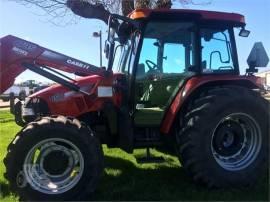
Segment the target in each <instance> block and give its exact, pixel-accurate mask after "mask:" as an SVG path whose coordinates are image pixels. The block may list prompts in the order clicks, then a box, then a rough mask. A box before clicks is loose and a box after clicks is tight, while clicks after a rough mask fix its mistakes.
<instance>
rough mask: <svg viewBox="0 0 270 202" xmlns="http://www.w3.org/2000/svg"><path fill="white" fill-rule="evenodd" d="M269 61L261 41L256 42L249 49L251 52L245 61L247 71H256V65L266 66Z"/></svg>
mask: <svg viewBox="0 0 270 202" xmlns="http://www.w3.org/2000/svg"><path fill="white" fill-rule="evenodd" d="M268 62H269V57H268V55H267V53H266V51H265V49H264V47H263V43H262V42H256V43H255V44H254V46H253V48H252V49H251V52H250V54H249V56H248V59H247V63H248V66H249V69H247V73H254V72H258V69H256V67H266V66H267V64H268Z"/></svg>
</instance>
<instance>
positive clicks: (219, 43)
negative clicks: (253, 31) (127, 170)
mask: <svg viewBox="0 0 270 202" xmlns="http://www.w3.org/2000/svg"><path fill="white" fill-rule="evenodd" d="M108 26H109V27H108V38H107V40H106V43H105V50H104V51H105V54H106V57H107V58H108V66H107V68H98V67H95V66H93V65H89V64H86V63H84V62H81V61H79V60H76V59H74V58H70V57H67V56H65V55H62V54H59V53H56V52H54V51H51V50H48V49H45V48H42V47H40V46H38V45H36V44H33V43H31V42H28V41H24V40H22V39H19V38H16V37H13V36H7V37H4V38H2V39H1V58H0V60H1V66H0V76H1V86H0V91H1V92H3V91H4V90H5V89H7V88H8V87H9V86H11V85H12V83H13V82H14V78H15V77H16V76H17V75H19V74H20V73H21V72H23V71H24V70H26V69H30V70H32V71H34V72H36V73H38V74H40V75H43V76H45V77H47V78H49V79H51V80H53V81H55V82H57V83H59V85H58V84H57V85H54V86H51V87H48V88H46V89H43V90H41V91H39V92H37V93H34V94H32V95H31V96H29V97H28V98H27V99H26V100H25V102H21V101H18V102H17V103H16V104H15V113H14V114H15V117H16V123H17V124H18V125H20V126H23V128H22V129H21V131H20V132H19V133H18V134H17V135H16V137H15V138H14V140H13V141H12V142H11V143H10V145H9V146H8V153H7V156H6V157H5V159H4V164H5V166H6V173H5V177H6V179H7V180H8V181H9V183H10V186H11V189H12V190H13V191H14V192H16V193H17V194H18V195H19V196H20V197H21V198H22V199H25V200H47V201H55V200H62V201H63V200H81V199H85V198H86V197H87V196H89V194H90V195H91V194H92V193H93V192H94V190H95V189H96V186H97V183H98V181H99V178H100V176H101V174H102V170H103V152H102V147H101V145H102V144H106V145H107V146H108V147H110V148H113V147H117V148H121V149H123V150H124V151H126V152H128V153H132V152H133V150H134V149H137V148H146V150H147V152H146V154H147V155H146V157H145V158H141V159H138V162H158V161H161V160H162V159H160V158H158V159H157V158H152V157H151V156H150V152H149V148H159V149H162V150H164V149H166V148H167V149H169V150H170V151H171V152H174V154H175V155H177V156H178V157H179V160H180V162H181V164H182V166H183V167H184V168H185V170H186V171H187V172H188V173H189V174H190V175H191V176H192V178H193V179H194V180H195V181H197V182H200V183H203V184H206V185H207V186H208V187H225V188H226V187H241V186H246V185H250V184H253V183H254V182H255V180H256V179H257V178H259V177H261V176H265V175H263V174H264V173H265V172H266V171H267V168H268V163H269V161H268V146H269V144H268V140H269V139H268V138H269V108H268V106H269V105H268V102H267V101H266V100H265V99H264V98H263V97H262V96H261V91H262V88H263V86H262V85H261V82H260V79H259V78H258V77H256V76H254V75H253V73H254V72H256V71H257V69H256V68H255V67H263V66H266V65H267V63H268V57H267V54H266V53H265V50H264V48H263V46H262V44H261V43H257V44H256V45H255V47H254V49H253V50H252V52H251V54H250V57H249V59H248V63H249V68H248V69H247V73H246V75H244V76H241V75H240V73H239V64H238V58H237V49H236V42H235V35H234V28H239V29H240V33H239V35H240V36H248V34H249V31H248V30H245V20H244V17H243V16H242V15H239V14H233V13H221V12H212V11H199V10H196V11H195V10H174V9H171V10H169V9H161V10H149V9H141V10H135V11H134V12H132V13H131V14H130V15H129V16H128V17H123V16H119V15H111V16H110V19H109V22H108ZM55 69H57V70H55ZM58 70H62V71H65V72H69V73H74V74H76V75H79V76H80V77H79V78H78V79H75V80H74V79H71V78H69V77H68V76H66V74H62V73H61V72H59V71H58Z"/></svg>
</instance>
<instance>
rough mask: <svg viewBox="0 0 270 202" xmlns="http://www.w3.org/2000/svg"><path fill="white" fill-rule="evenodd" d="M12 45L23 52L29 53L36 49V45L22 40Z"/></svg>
mask: <svg viewBox="0 0 270 202" xmlns="http://www.w3.org/2000/svg"><path fill="white" fill-rule="evenodd" d="M13 45H14V46H16V47H18V48H21V49H23V50H27V51H30V52H31V51H33V50H35V49H36V48H37V46H36V45H34V44H32V43H28V42H26V41H22V40H17V41H15V42H14V44H13Z"/></svg>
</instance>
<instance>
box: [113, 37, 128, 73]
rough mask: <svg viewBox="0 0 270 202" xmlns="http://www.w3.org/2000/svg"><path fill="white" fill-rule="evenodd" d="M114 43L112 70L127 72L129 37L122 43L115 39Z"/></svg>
mask: <svg viewBox="0 0 270 202" xmlns="http://www.w3.org/2000/svg"><path fill="white" fill-rule="evenodd" d="M115 44H116V46H115V51H114V58H113V60H114V62H113V72H122V73H127V72H128V62H129V60H128V58H129V56H130V53H131V39H128V40H127V42H126V43H124V44H120V43H119V42H118V41H116V42H115Z"/></svg>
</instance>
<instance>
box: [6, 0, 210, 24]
mask: <svg viewBox="0 0 270 202" xmlns="http://www.w3.org/2000/svg"><path fill="white" fill-rule="evenodd" d="M10 1H16V2H18V3H20V4H23V5H26V6H37V7H39V8H41V9H42V10H43V11H44V12H45V14H47V15H48V16H50V17H51V19H50V21H52V22H54V23H56V24H58V23H57V22H56V21H57V20H58V21H59V22H61V21H62V20H63V18H64V17H65V18H66V17H67V16H69V17H70V19H69V20H68V21H67V23H70V22H73V20H74V17H75V19H76V16H77V17H78V16H80V17H84V18H94V19H100V20H102V21H103V22H105V23H107V20H108V17H109V14H110V13H117V14H122V15H127V14H128V13H130V12H131V11H132V10H134V9H139V8H171V6H172V5H173V2H180V3H181V4H182V5H183V6H186V5H191V4H193V5H197V4H210V3H211V1H212V0H10ZM73 14H75V15H73ZM75 21H76V20H75Z"/></svg>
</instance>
